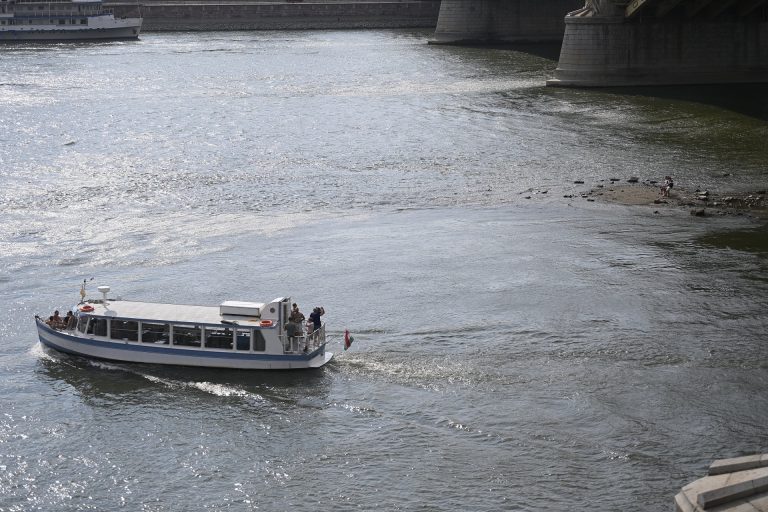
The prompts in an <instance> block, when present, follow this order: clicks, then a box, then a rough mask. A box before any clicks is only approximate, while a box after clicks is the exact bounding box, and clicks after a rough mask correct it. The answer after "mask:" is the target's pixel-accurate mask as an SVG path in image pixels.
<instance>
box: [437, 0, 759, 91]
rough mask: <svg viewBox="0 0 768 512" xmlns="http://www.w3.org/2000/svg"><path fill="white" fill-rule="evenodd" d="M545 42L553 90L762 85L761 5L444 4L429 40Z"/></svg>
mask: <svg viewBox="0 0 768 512" xmlns="http://www.w3.org/2000/svg"><path fill="white" fill-rule="evenodd" d="M542 41H562V48H561V52H560V60H559V62H558V66H557V69H556V71H555V76H554V79H552V80H549V81H548V82H547V84H548V85H553V86H572V87H601V86H625V85H672V84H703V83H707V84H711V83H738V82H740V83H747V82H768V0H442V4H441V6H440V15H439V18H438V23H437V29H436V31H435V36H434V40H433V42H436V43H454V44H460V43H488V42H502V43H520V42H542Z"/></svg>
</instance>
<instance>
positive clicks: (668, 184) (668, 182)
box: [661, 176, 675, 197]
mask: <svg viewBox="0 0 768 512" xmlns="http://www.w3.org/2000/svg"><path fill="white" fill-rule="evenodd" d="M674 184H675V183H674V181H672V176H664V184H663V185H662V186H661V196H662V197H669V191H670V190H672V187H673V186H674Z"/></svg>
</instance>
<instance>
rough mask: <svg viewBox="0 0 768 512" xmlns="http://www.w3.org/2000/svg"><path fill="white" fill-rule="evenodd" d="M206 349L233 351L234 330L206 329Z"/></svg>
mask: <svg viewBox="0 0 768 512" xmlns="http://www.w3.org/2000/svg"><path fill="white" fill-rule="evenodd" d="M205 347H206V348H225V349H229V350H232V329H229V328H221V327H206V328H205Z"/></svg>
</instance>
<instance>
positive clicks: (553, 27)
mask: <svg viewBox="0 0 768 512" xmlns="http://www.w3.org/2000/svg"><path fill="white" fill-rule="evenodd" d="M583 5H584V0H443V2H442V5H441V6H440V16H439V17H438V22H437V28H436V30H435V37H434V39H433V40H432V42H434V43H443V44H460V43H498V42H500V43H521V42H551V41H558V42H559V41H562V39H563V32H564V29H565V25H564V18H565V15H566V14H567V13H568V12H570V11H573V10H575V9H578V8H579V7H581V6H583Z"/></svg>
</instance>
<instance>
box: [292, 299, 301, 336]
mask: <svg viewBox="0 0 768 512" xmlns="http://www.w3.org/2000/svg"><path fill="white" fill-rule="evenodd" d="M304 320H305V318H304V313H302V312H301V311H299V305H298V304H296V303H295V302H294V303H293V309H292V310H291V315H290V316H289V317H288V321H289V322H293V323H294V324H296V336H304Z"/></svg>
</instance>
